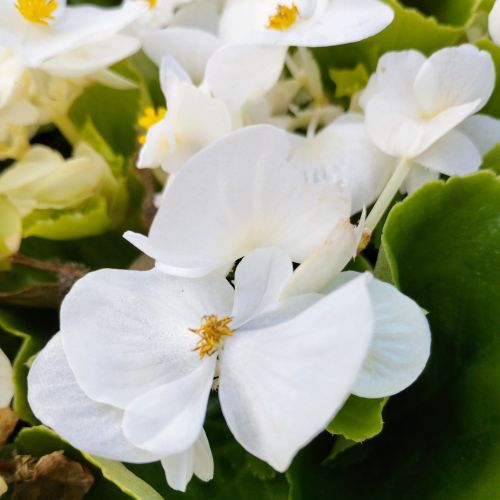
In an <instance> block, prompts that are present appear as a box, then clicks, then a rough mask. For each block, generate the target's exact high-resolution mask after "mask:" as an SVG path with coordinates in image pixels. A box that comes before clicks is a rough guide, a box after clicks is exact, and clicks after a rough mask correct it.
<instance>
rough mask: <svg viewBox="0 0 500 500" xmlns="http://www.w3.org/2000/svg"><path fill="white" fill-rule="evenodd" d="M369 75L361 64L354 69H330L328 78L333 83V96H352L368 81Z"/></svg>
mask: <svg viewBox="0 0 500 500" xmlns="http://www.w3.org/2000/svg"><path fill="white" fill-rule="evenodd" d="M369 77H370V75H369V74H368V71H367V70H366V67H365V66H364V65H363V64H358V65H357V66H356V67H355V68H354V69H331V70H330V78H331V79H332V80H333V83H334V84H335V97H352V96H353V95H354V94H355V93H356V92H359V91H360V90H362V89H363V88H364V87H365V86H366V84H367V83H368V79H369Z"/></svg>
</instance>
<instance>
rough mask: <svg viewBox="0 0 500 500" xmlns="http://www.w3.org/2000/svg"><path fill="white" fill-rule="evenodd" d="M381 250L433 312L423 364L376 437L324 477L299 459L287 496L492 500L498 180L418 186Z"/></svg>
mask: <svg viewBox="0 0 500 500" xmlns="http://www.w3.org/2000/svg"><path fill="white" fill-rule="evenodd" d="M383 245H384V248H385V250H386V255H387V259H388V262H389V264H390V266H391V267H392V269H393V271H394V272H393V275H394V276H395V278H396V281H397V282H398V283H399V285H400V287H401V290H402V291H403V292H404V293H405V294H407V295H409V296H410V297H412V298H413V299H415V300H416V301H417V302H418V303H419V304H420V306H421V307H423V308H425V309H426V310H428V311H429V315H428V318H429V321H430V323H431V330H432V338H433V345H432V351H431V358H430V361H429V364H428V366H427V368H426V370H425V372H424V374H423V376H421V377H420V379H419V380H418V381H417V382H416V383H415V384H414V385H413V386H412V387H410V388H409V389H408V390H406V391H405V392H404V393H402V394H399V395H397V396H395V397H392V398H391V399H390V401H389V403H388V404H387V407H386V410H385V413H384V415H385V420H386V423H385V426H384V432H382V433H381V434H380V435H379V436H377V437H376V438H374V439H372V440H370V441H367V442H366V443H365V444H363V445H361V446H357V447H354V448H351V449H349V450H346V451H344V452H343V453H342V455H340V456H339V457H338V458H337V459H336V460H335V462H334V464H336V465H335V467H334V468H333V469H331V470H329V471H325V470H323V471H320V470H319V468H318V463H319V460H318V458H319V457H318V456H312V455H309V456H308V457H307V458H308V462H306V461H305V460H304V459H303V458H302V457H301V460H299V461H298V462H297V464H296V465H294V467H293V472H294V474H293V475H292V478H291V480H292V482H293V489H294V490H295V491H296V492H297V494H295V495H292V499H298V498H315V499H318V500H321V499H322V498H325V499H326V498H333V497H334V498H336V499H337V500H343V499H358V498H370V499H374V500H378V499H380V500H386V499H388V498H405V499H408V500H417V499H418V500H421V499H423V498H425V499H426V500H427V499H428V500H450V499H453V500H470V499H474V500H491V499H493V498H498V492H499V491H500V469H499V467H498V464H499V457H500V426H499V425H498V422H500V398H499V397H498V387H500V370H499V369H498V367H499V360H500V308H499V307H498V305H499V304H500V287H499V286H498V270H499V269H500V252H499V248H500V180H499V179H498V178H497V177H496V176H495V175H494V174H493V173H491V172H481V173H478V174H475V175H472V176H468V177H465V178H452V179H450V180H449V181H448V182H446V183H444V182H433V183H430V184H428V185H426V186H424V187H423V188H421V189H420V190H418V191H417V192H416V193H415V194H414V195H412V196H410V197H409V198H408V199H407V200H406V201H404V202H402V203H401V204H399V205H397V206H396V207H395V208H394V209H393V210H392V212H391V214H390V215H389V218H388V220H387V223H386V226H385V230H384V235H383ZM320 451H323V450H320ZM311 453H312V452H311ZM312 474H315V475H316V477H315V478H314V480H315V484H314V486H311V479H312V478H311V475H312ZM415 478H418V480H415ZM304 492H307V493H308V494H309V495H310V496H309V497H305V496H304ZM301 495H302V496H301Z"/></svg>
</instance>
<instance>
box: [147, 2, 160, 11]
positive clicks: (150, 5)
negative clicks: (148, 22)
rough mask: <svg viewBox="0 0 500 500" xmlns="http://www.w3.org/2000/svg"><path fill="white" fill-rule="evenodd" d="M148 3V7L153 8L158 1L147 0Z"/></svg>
mask: <svg viewBox="0 0 500 500" xmlns="http://www.w3.org/2000/svg"><path fill="white" fill-rule="evenodd" d="M148 3H149V8H150V9H154V8H155V7H156V4H157V3H158V0H148Z"/></svg>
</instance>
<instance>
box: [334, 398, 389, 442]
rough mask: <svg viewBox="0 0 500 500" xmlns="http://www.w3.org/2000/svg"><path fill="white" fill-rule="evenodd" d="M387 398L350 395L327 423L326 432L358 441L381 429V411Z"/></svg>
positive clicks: (377, 432)
mask: <svg viewBox="0 0 500 500" xmlns="http://www.w3.org/2000/svg"><path fill="white" fill-rule="evenodd" d="M387 401H388V398H378V399H366V398H360V397H358V396H351V397H350V398H349V399H348V400H347V401H346V403H345V405H344V406H343V407H342V409H341V410H340V411H339V413H338V414H337V415H336V417H335V418H334V419H333V420H332V421H331V422H330V425H328V432H330V433H332V434H339V435H342V436H344V437H346V438H347V439H350V440H352V441H356V442H358V443H360V442H363V441H365V440H367V439H370V438H372V437H374V436H376V435H377V434H379V433H380V432H381V431H382V427H383V426H384V421H383V419H382V411H383V409H384V406H385V405H386V403H387Z"/></svg>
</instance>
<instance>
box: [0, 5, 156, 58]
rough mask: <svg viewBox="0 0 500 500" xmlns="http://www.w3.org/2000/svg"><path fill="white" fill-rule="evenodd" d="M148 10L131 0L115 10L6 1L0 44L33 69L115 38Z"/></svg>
mask: <svg viewBox="0 0 500 500" xmlns="http://www.w3.org/2000/svg"><path fill="white" fill-rule="evenodd" d="M147 9H148V4H147V2H143V1H141V0H130V1H128V2H125V3H124V5H123V6H121V7H119V8H115V9H110V8H106V9H104V8H100V7H96V6H93V5H78V6H68V7H66V2H65V0H5V1H3V2H1V3H0V44H2V45H5V46H7V47H10V48H12V49H13V50H15V51H16V53H18V54H19V55H20V56H21V57H22V58H23V60H24V61H25V63H26V64H27V65H28V66H31V67H37V66H40V65H41V64H42V63H43V62H45V61H47V60H48V59H51V58H54V57H56V56H61V55H63V54H66V53H68V52H70V51H72V50H75V49H78V48H80V47H83V46H85V45H87V44H92V43H96V42H99V41H101V40H103V39H105V38H107V37H110V36H112V35H115V34H116V33H118V32H119V31H121V30H122V29H123V28H125V27H126V26H128V25H129V24H130V23H132V22H133V21H135V20H136V19H137V18H138V17H140V16H141V15H142V14H143V13H144V12H146V11H147Z"/></svg>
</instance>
